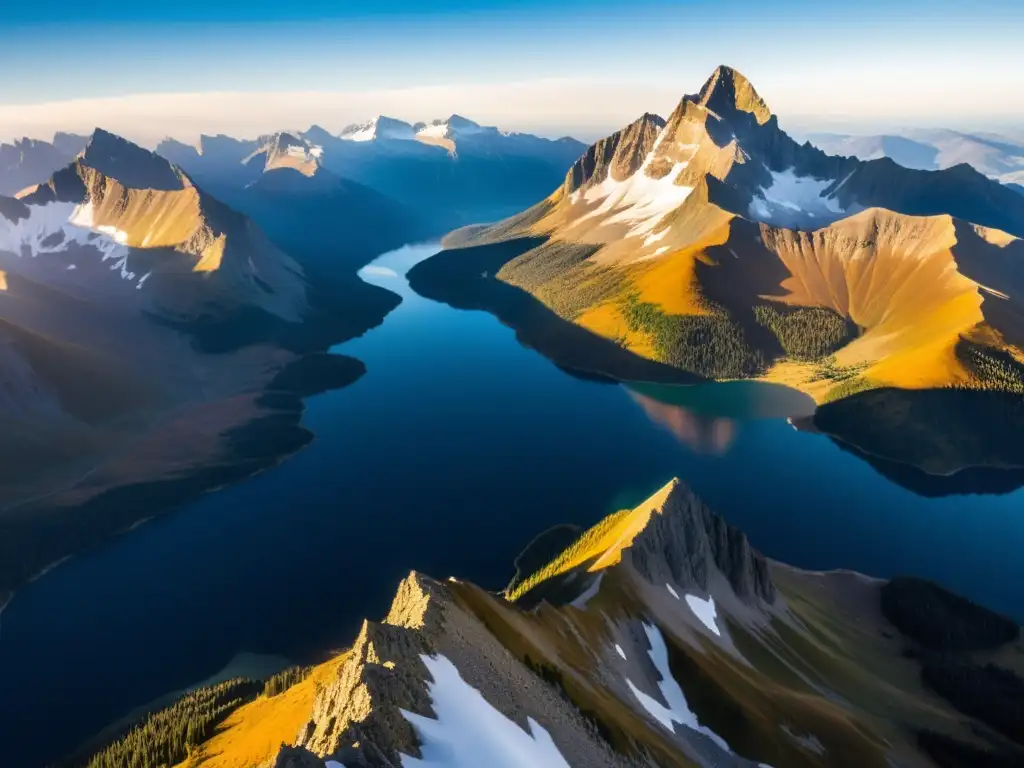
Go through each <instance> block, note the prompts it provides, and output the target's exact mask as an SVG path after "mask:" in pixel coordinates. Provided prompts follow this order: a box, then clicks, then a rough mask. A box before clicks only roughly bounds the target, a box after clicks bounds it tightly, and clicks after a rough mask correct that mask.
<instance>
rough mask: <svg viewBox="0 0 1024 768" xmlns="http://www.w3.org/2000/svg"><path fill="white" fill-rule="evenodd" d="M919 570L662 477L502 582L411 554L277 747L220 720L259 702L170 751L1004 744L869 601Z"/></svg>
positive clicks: (515, 755)
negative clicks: (829, 559) (776, 552)
mask: <svg viewBox="0 0 1024 768" xmlns="http://www.w3.org/2000/svg"><path fill="white" fill-rule="evenodd" d="M894 583H895V582H894ZM920 588H921V587H919V585H917V584H914V583H909V582H904V583H901V584H899V586H898V588H893V589H890V588H889V586H888V585H887V584H886V583H884V582H881V581H879V580H875V579H869V578H867V577H864V576H861V575H859V574H854V573H849V572H832V573H810V572H805V571H799V570H796V569H793V568H790V567H788V566H784V565H781V564H778V563H772V562H770V561H767V560H766V559H765V558H764V557H763V556H762V555H761V554H760V553H758V552H757V551H756V550H754V549H753V548H752V547H751V546H750V544H749V542H748V541H747V540H746V537H745V536H744V535H743V534H742V533H741V532H740V531H738V530H736V529H734V528H732V527H731V526H729V525H728V524H726V523H725V522H724V521H723V520H722V519H721V518H720V517H718V516H717V515H715V514H714V513H712V512H711V511H710V510H708V509H707V508H706V507H705V506H704V505H703V504H702V503H701V502H700V501H699V500H698V499H696V498H695V497H694V496H693V495H692V493H690V492H689V491H688V490H687V489H686V488H685V487H684V486H683V485H682V484H681V483H679V482H678V481H672V482H670V483H669V484H668V485H666V486H665V487H664V488H663V489H661V490H660V491H658V492H657V493H655V494H654V495H653V496H652V497H651V498H649V499H647V500H646V501H644V502H643V503H641V504H640V505H638V506H637V507H636V508H634V509H632V510H623V511H622V512H619V513H616V514H615V515H612V516H610V517H609V518H606V519H605V520H603V521H601V522H600V523H599V524H598V525H596V526H595V527H594V528H592V529H590V530H589V531H587V532H586V533H584V534H583V535H582V536H581V537H580V538H579V540H578V541H577V542H576V543H575V544H574V545H572V546H570V547H569V548H568V549H567V550H565V551H563V552H562V553H561V554H560V555H558V556H557V557H556V558H555V559H554V560H553V561H552V562H551V563H550V564H549V565H548V566H546V567H545V568H542V569H541V571H539V572H538V573H537V574H535V575H534V576H533V577H532V578H530V579H529V584H528V585H527V586H526V588H525V591H520V592H519V593H518V594H508V593H506V594H505V595H503V596H502V595H495V594H490V593H487V592H485V591H484V590H482V589H480V588H478V587H476V586H474V585H472V584H469V583H465V582H461V581H458V580H455V579H449V580H448V581H446V582H439V581H435V580H433V579H431V578H429V577H427V576H424V575H422V574H419V573H416V572H413V573H411V574H410V575H409V576H408V577H407V578H406V579H405V580H404V581H403V582H402V583H401V584H400V586H399V588H398V591H397V593H396V595H395V598H394V601H393V602H392V605H391V608H390V610H389V612H388V614H387V616H386V617H385V619H384V620H383V621H382V622H373V621H367V622H364V624H363V626H362V629H361V630H360V632H359V634H358V637H357V638H356V640H355V642H354V644H353V646H352V647H351V649H350V650H348V651H347V652H345V653H344V654H342V655H341V656H339V657H337V658H336V659H332V660H330V661H328V662H326V663H325V664H323V665H322V666H321V667H320V668H318V669H316V670H314V671H313V673H312V675H311V678H312V679H314V680H315V684H313V685H308V686H307V685H305V684H300V685H299V687H300V688H302V687H303V686H304V690H303V691H301V692H297V693H296V697H295V699H293V702H290V703H288V704H284V703H282V704H281V707H282V713H281V716H282V717H284V716H285V715H284V708H285V707H287V712H288V714H287V717H288V719H289V720H290V721H291V720H292V719H293V715H294V713H293V712H292V707H293V706H294V705H295V702H298V701H301V702H302V703H301V707H302V712H303V713H305V715H304V717H303V718H302V724H301V725H300V726H299V727H298V728H297V732H295V733H293V734H282V739H283V740H284V742H285V745H283V746H282V747H281V748H280V750H277V749H276V748H275V749H270V750H268V747H267V745H266V744H265V743H264V742H262V741H260V740H258V739H248V738H244V737H242V735H241V734H243V733H247V732H248V730H249V729H251V728H253V727H254V726H255V722H250V718H251V717H252V718H258V721H257V722H259V723H262V724H264V727H265V728H268V729H269V728H275V725H274V721H275V718H274V716H273V714H272V712H273V707H274V705H273V704H272V703H271V704H266V703H260V704H254V705H253V707H252V713H251V714H250V713H249V712H248V711H247V709H246V707H245V706H243V707H242V708H241V709H239V710H237V712H235V713H234V714H233V715H232V717H231V719H230V720H229V721H228V722H229V724H228V725H227V727H225V728H223V729H220V730H219V731H218V733H217V735H215V736H214V737H213V738H212V739H211V740H210V741H209V742H207V743H206V744H204V745H202V746H201V747H200V748H199V749H197V750H195V751H194V754H193V755H192V756H191V757H190V758H189V759H187V760H186V761H185V762H184V764H183V765H184V766H185V767H186V768H193V767H194V766H198V765H207V766H209V768H219V767H220V766H226V765H235V764H251V765H261V766H266V767H271V766H272V767H273V768H325V767H326V768H338V766H342V767H343V768H370V767H372V768H398V766H406V767H408V766H410V765H423V766H429V768H463V767H466V768H468V766H477V765H493V766H509V768H511V767H512V766H522V765H538V766H540V765H543V766H566V767H570V766H571V768H577V766H579V767H580V768H584V767H586V768H590V767H591V766H628V767H630V768H633V767H637V766H641V765H643V766H659V767H662V768H669V767H674V766H750V767H751V768H753V767H754V766H759V765H760V766H765V765H775V766H824V765H829V766H833V765H840V766H842V765H849V766H901V767H904V766H905V767H909V766H915V767H916V766H921V767H924V766H933V765H936V764H937V763H934V762H932V757H931V756H932V755H935V756H936V757H938V756H940V755H941V753H942V749H944V748H946V745H947V744H948V743H949V742H942V741H941V739H948V740H951V741H953V742H959V744H960V747H961V748H962V747H963V746H964V745H965V744H967V743H970V744H974V745H976V746H974V747H969V749H971V748H973V749H981V747H980V746H977V745H980V744H982V743H983V742H984V740H986V739H989V740H990V741H988V744H987V746H986V747H984V749H987V750H990V753H1000V754H1001V755H1002V759H1012V756H1013V755H1019V754H1020V752H1019V749H1018V748H1017V747H1015V746H1013V745H1012V744H1011V743H1010V742H1009V741H1007V740H1006V738H1005V737H1004V736H1000V735H999V734H997V733H993V731H992V729H991V728H990V727H989V726H987V725H985V724H983V723H981V722H980V721H977V720H972V721H971V722H970V723H968V722H965V721H964V717H965V716H964V715H963V714H962V713H959V712H957V711H956V710H955V709H954V708H953V706H952V705H951V704H950V703H949V702H948V701H944V700H942V699H940V698H937V697H935V696H934V694H932V693H930V692H929V691H928V690H927V689H926V687H925V683H924V682H923V678H922V674H923V673H922V667H923V666H924V665H925V664H926V662H922V661H920V660H919V658H918V657H912V656H911V655H907V654H902V651H903V650H904V649H905V648H907V647H908V644H910V645H912V644H913V643H915V642H919V641H920V642H927V641H926V640H925V639H924V637H923V636H922V635H919V634H918V633H917V630H915V629H913V628H912V627H911V626H910V625H907V624H905V623H904V621H903V620H904V618H905V615H904V613H903V612H902V611H893V610H889V609H887V608H886V607H885V603H886V601H888V603H889V605H890V606H891V605H894V604H899V605H912V604H905V603H904V602H903V601H904V599H905V598H906V597H909V596H911V595H912V594H913V593H914V592H915V591H916V590H918V589H920ZM929 589H932V588H931V587H927V586H925V587H924V590H925V591H927V590H929ZM921 596H922V597H923V596H924V595H923V594H922V595H921ZM948 599H949V600H951V601H953V604H955V602H956V600H958V599H959V598H954V597H949V598H948ZM964 611H965V614H964V615H965V616H972V617H975V618H972V619H971V620H970V621H971V622H974V621H975V620H976V619H978V623H977V624H973V623H972V624H970V626H971V627H973V629H972V630H971V632H973V631H975V630H979V629H980V627H981V626H982V625H986V626H988V625H987V624H986V623H987V622H988V621H989V619H988V618H984V617H985V616H986V615H987V614H985V612H984V609H979V608H976V607H973V608H972V607H970V606H968V607H967V608H964ZM979 611H980V614H979V613H978V612H979ZM912 612H913V608H912V607H911V608H910V610H909V613H912ZM889 616H891V617H892V619H893V620H895V621H899V622H900V624H899V626H900V627H901V629H896V628H895V627H894V626H893V624H892V623H890V620H889V618H887V617H889ZM999 621H1000V622H1002V623H1001V624H1000V627H1001V628H1000V629H999V630H998V631H994V632H993V633H992V634H991V636H989V633H988V630H985V631H984V632H983V633H982V634H972V635H970V637H971V638H972V639H971V640H967V641H966V642H967V643H968V646H969V647H970V646H971V644H974V643H978V644H980V645H979V647H984V648H985V649H987V650H985V651H980V653H981V654H982V655H981V656H979V657H976V658H978V659H980V658H992V659H994V660H995V661H996V663H999V664H1008V665H1009V666H1007V669H1010V670H1017V672H1018V673H1019V671H1020V664H1019V660H1018V661H1014V644H1015V643H1016V644H1017V645H1018V646H1019V643H1020V633H1019V628H1018V627H1015V626H1013V625H1012V624H1006V620H999ZM964 626H965V628H966V627H967V626H968V625H966V624H965V625H964ZM904 629H905V630H906V632H911V633H913V634H912V635H909V634H903V632H904ZM1004 630H1005V631H1004ZM997 635H998V636H997ZM983 636H984V637H986V638H987V639H984V640H983V639H981V638H982V637H983ZM965 637H966V636H965ZM958 642H959V641H958ZM973 653H979V651H974V652H973ZM986 654H994V655H992V656H987V655H986ZM981 663H983V662H981ZM268 707H269V708H270V710H269V711H268ZM972 729H973V733H972ZM236 733H237V734H238V735H237V736H236ZM275 733H276V731H275ZM922 734H925V736H922ZM922 739H924V740H922ZM928 739H931V741H928ZM935 739H939V741H938V744H939V747H938V749H939V752H938V753H936V752H932V751H930V749H934V747H933V746H929V745H932V744H934V743H935ZM954 746H956V744H954ZM977 754H978V755H979V756H980V754H981V753H980V752H978V753H977ZM939 764H941V762H940V763H939Z"/></svg>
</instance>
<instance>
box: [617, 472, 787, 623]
mask: <svg viewBox="0 0 1024 768" xmlns="http://www.w3.org/2000/svg"><path fill="white" fill-rule="evenodd" d="M663 493H664V491H663ZM663 498H664V502H663V503H662V504H661V506H660V508H659V509H658V510H656V514H652V515H651V518H650V521H649V522H648V523H647V525H646V526H645V527H644V528H643V530H642V531H640V533H638V534H637V536H636V538H635V539H634V540H633V544H632V545H631V546H630V548H629V555H630V559H631V562H632V564H633V567H634V568H635V569H636V570H637V572H638V573H640V575H642V576H643V577H644V578H645V579H647V580H648V581H650V582H651V583H656V584H659V585H660V584H664V583H665V582H668V581H671V582H675V583H676V584H679V585H681V586H683V587H687V586H689V585H695V586H697V587H699V588H700V589H701V591H703V592H709V591H712V589H711V588H712V586H713V585H712V580H711V576H712V573H713V571H714V570H716V569H717V570H718V571H720V572H721V573H722V575H724V576H725V578H726V579H727V581H728V583H729V585H730V586H731V587H732V590H733V592H735V593H736V596H737V597H739V598H740V599H741V600H744V601H747V602H756V601H758V600H762V601H764V602H765V603H769V604H771V603H773V602H774V601H775V585H774V584H773V583H772V579H771V574H770V573H769V571H768V563H767V561H766V560H765V558H764V556H763V555H762V554H761V553H760V552H758V551H757V550H755V549H754V548H753V547H751V546H750V542H749V541H748V540H747V537H746V535H745V534H744V533H743V532H742V531H740V530H739V529H738V528H735V527H734V526H731V525H729V524H728V523H727V522H725V520H723V519H722V517H721V516H719V515H717V514H715V513H714V512H712V511H711V510H710V509H708V507H707V505H705V504H704V503H703V502H702V501H700V499H698V498H697V497H696V496H694V495H693V493H692V492H691V491H690V490H689V489H688V488H687V487H686V486H685V485H683V484H682V483H681V482H680V481H679V480H673V481H672V482H671V483H670V484H669V486H668V489H667V493H665V494H664V496H663Z"/></svg>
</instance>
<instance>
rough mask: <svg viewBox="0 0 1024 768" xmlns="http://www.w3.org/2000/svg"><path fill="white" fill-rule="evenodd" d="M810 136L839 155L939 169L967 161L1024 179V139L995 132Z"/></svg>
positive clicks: (996, 174)
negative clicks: (1021, 140)
mask: <svg viewBox="0 0 1024 768" xmlns="http://www.w3.org/2000/svg"><path fill="white" fill-rule="evenodd" d="M807 138H808V140H810V142H811V143H812V144H814V145H815V146H816V147H819V148H821V149H823V150H825V151H826V152H829V153H831V154H836V155H853V156H854V157H859V158H860V159H862V160H877V159H879V158H882V157H888V158H891V159H892V160H895V161H896V162H897V163H899V164H900V165H902V166H904V167H905V168H917V169H920V170H922V171H940V170H945V169H946V168H952V167H953V166H955V165H959V164H961V163H966V164H967V165H970V166H971V167H972V168H974V169H976V170H978V171H980V172H981V173H983V174H985V175H986V176H989V177H990V178H993V179H995V180H997V181H1001V182H1003V183H1005V184H1011V183H1017V184H1018V185H1019V184H1020V183H1021V182H1024V143H1021V142H1020V141H1018V140H1015V139H1011V138H1007V137H1005V136H999V135H998V134H992V133H963V132H960V131H950V130H909V131H905V132H903V133H899V134H876V135H854V134H844V133H811V134H808V136H807Z"/></svg>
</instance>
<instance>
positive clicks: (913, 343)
mask: <svg viewBox="0 0 1024 768" xmlns="http://www.w3.org/2000/svg"><path fill="white" fill-rule="evenodd" d="M1021 235H1024V197H1022V196H1020V195H1017V194H1015V193H1014V192H1013V191H1012V190H1011V189H1009V188H1007V187H1006V186H1005V185H1002V184H999V183H997V182H995V181H992V180H990V179H988V178H986V177H985V176H984V175H982V174H980V173H978V172H977V171H975V170H973V169H972V168H970V167H969V166H966V165H962V164H961V165H957V166H955V167H952V168H950V169H948V170H943V171H921V170H913V169H908V168H904V167H902V166H899V165H897V164H896V163H894V162H893V161H892V160H890V159H888V158H883V159H878V160H869V161H863V160H858V159H856V158H851V157H836V156H830V155H827V154H825V153H824V152H822V151H821V150H819V149H817V148H815V147H813V146H811V145H810V144H802V145H801V144H798V143H796V142H795V141H793V140H792V139H791V138H790V137H789V136H788V135H787V134H786V133H785V132H784V131H782V130H781V128H780V127H779V123H778V119H777V117H776V116H775V115H774V114H772V113H771V111H770V110H769V108H768V106H767V105H766V104H765V103H764V101H763V100H762V99H761V98H760V96H759V95H758V94H757V91H756V90H755V89H754V87H753V86H752V85H751V84H750V83H749V82H748V81H747V80H746V79H745V78H744V77H743V76H742V75H740V74H739V73H737V72H736V71H735V70H732V69H730V68H728V67H720V68H719V69H718V70H716V71H715V72H714V73H713V74H712V76H711V77H710V78H709V79H708V81H707V82H706V83H705V85H704V86H703V88H701V90H700V92H699V93H697V94H695V95H691V96H686V97H684V98H683V99H682V101H681V102H680V103H679V105H678V106H677V107H676V109H675V110H674V111H673V112H672V114H671V115H669V117H668V119H666V120H663V119H661V118H660V117H657V116H654V115H644V116H642V117H641V118H639V119H638V120H637V121H636V122H634V123H632V124H631V125H629V126H627V127H626V128H624V129H623V130H621V131H619V132H617V133H615V134H612V135H611V136H609V137H607V138H606V139H603V140H601V141H599V142H597V143H596V144H594V145H593V146H592V147H591V148H590V149H588V150H587V151H586V152H585V153H584V154H583V155H582V156H581V157H580V158H579V159H578V160H577V161H576V163H575V164H574V165H573V167H572V168H571V169H570V171H569V173H568V174H567V175H566V177H565V180H564V182H563V184H562V186H561V187H559V188H558V189H556V190H555V191H554V192H553V193H552V194H550V195H549V196H548V197H547V198H546V199H545V200H543V201H541V202H540V203H537V204H536V205H535V206H533V207H532V208H530V209H528V210H527V211H525V212H524V213H522V214H520V215H518V216H515V217H513V218H510V219H508V220H506V221H503V222H501V223H499V224H496V225H493V226H490V227H475V228H467V229H466V230H464V231H461V232H457V233H454V234H453V235H451V236H450V237H449V238H448V239H447V241H446V245H447V246H448V247H450V248H455V247H465V246H482V245H487V244H492V243H502V244H503V246H502V247H503V248H504V249H505V250H506V251H507V252H509V253H512V251H517V252H516V254H515V256H514V257H511V258H509V259H507V260H506V261H505V262H503V263H501V264H500V265H498V268H497V269H496V270H493V271H487V272H482V271H480V270H475V268H474V267H473V266H471V265H470V264H469V262H470V261H472V259H467V260H466V261H467V263H466V265H465V269H463V268H462V267H461V266H460V264H459V259H458V257H457V255H456V254H457V253H458V252H453V253H452V254H451V255H450V256H449V255H448V254H445V255H444V259H443V262H442V257H441V256H439V257H437V258H436V259H435V260H434V261H433V263H431V262H427V263H426V264H424V265H421V266H420V267H419V268H418V269H417V271H416V274H415V275H414V276H416V277H418V278H419V282H420V284H421V285H426V284H427V283H429V284H430V286H431V288H430V290H431V295H432V296H434V297H435V298H444V296H445V285H446V284H448V285H451V286H455V285H456V284H457V285H458V286H459V287H458V293H459V301H463V302H464V301H465V300H466V297H467V295H469V294H470V293H472V292H473V291H476V292H477V293H478V294H479V295H483V293H485V292H489V293H490V294H493V293H494V291H493V290H492V284H493V283H495V282H499V283H503V284H504V285H506V286H509V287H513V288H516V289H519V290H520V291H523V292H526V293H528V294H530V295H532V296H533V297H534V298H535V299H537V300H539V301H540V302H541V303H543V304H544V305H545V306H546V307H547V308H548V309H549V310H551V313H552V315H553V317H554V318H557V319H558V320H560V321H561V322H564V323H571V324H573V325H575V326H578V327H580V328H582V329H585V330H586V331H588V332H589V333H590V334H592V335H594V336H597V337H600V338H603V339H607V340H611V341H614V342H615V344H616V346H617V347H618V348H619V349H620V350H623V349H624V350H627V351H628V353H629V354H631V355H632V356H633V357H635V358H639V359H643V360H645V361H653V362H657V363H660V364H663V365H665V366H669V367H671V368H675V369H677V370H679V371H680V372H681V373H684V374H690V375H691V376H696V377H700V378H712V379H729V378H741V377H766V378H768V379H770V380H775V381H779V382H782V383H787V384H790V385H793V386H796V387H798V388H800V389H802V390H804V391H805V392H807V393H809V394H811V395H812V396H813V397H815V398H816V399H817V400H819V401H825V400H831V399H836V398H840V397H843V396H846V395H849V394H852V393H854V392H856V391H860V390H863V389H870V388H875V387H886V386H887V387H898V388H909V389H927V388H936V387H947V386H958V387H966V388H975V389H978V388H980V389H998V390H1003V391H1020V390H1021V389H1022V388H1024V383H1022V382H1024V338H1022V332H1024V305H1022V304H1021V301H1022V297H1024V285H1021V283H1020V275H1021V272H1020V266H1019V265H1020V263H1021V260H1022V259H1024V245H1022V241H1021V240H1020V239H1019V237H1020V236H1021ZM516 243H520V244H523V245H527V244H528V245H529V247H518V246H517V245H515V244H516ZM414 284H415V282H414ZM453 295H454V294H453ZM477 303H478V304H484V306H486V304H485V303H484V302H480V301H478V302H477ZM506 321H507V322H512V323H513V324H515V320H514V318H506ZM554 325H557V323H555V322H554V321H553V322H552V326H554ZM590 346H591V349H592V350H594V351H595V353H594V354H588V355H586V357H587V360H586V361H585V364H583V365H580V362H581V361H580V360H578V359H577V360H575V365H577V366H578V367H583V368H584V369H587V370H591V371H595V372H600V373H605V374H609V375H612V376H617V377H620V378H629V377H630V373H629V372H630V371H631V370H634V369H635V368H636V367H637V365H636V363H630V364H627V365H622V364H621V363H620V362H619V360H621V358H622V353H621V351H620V352H619V353H617V354H616V355H615V356H614V359H613V357H612V356H602V355H600V354H598V353H597V352H596V350H597V347H596V346H595V345H590ZM576 357H577V358H578V357H579V355H576ZM555 359H556V361H560V362H564V361H565V360H564V358H563V357H559V356H557V355H556V356H555Z"/></svg>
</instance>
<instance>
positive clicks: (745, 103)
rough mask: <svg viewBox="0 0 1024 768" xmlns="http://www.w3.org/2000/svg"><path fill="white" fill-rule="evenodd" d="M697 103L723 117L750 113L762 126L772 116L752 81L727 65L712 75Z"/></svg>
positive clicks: (717, 69)
mask: <svg viewBox="0 0 1024 768" xmlns="http://www.w3.org/2000/svg"><path fill="white" fill-rule="evenodd" d="M696 103H698V104H700V105H701V106H702V107H707V108H708V109H710V110H711V111H712V112H715V113H716V114H718V115H722V116H725V115H728V114H730V113H732V112H736V111H740V112H749V113H750V114H752V115H753V116H754V118H755V119H756V120H757V122H758V124H760V125H764V124H765V123H767V122H768V120H769V119H770V118H771V116H772V111H771V110H770V109H769V108H768V105H767V104H765V102H764V100H763V99H762V98H761V97H760V96H759V95H758V93H757V91H756V90H755V89H754V86H753V85H751V83H750V81H749V80H748V79H747V78H746V77H744V76H743V75H742V74H740V73H739V72H738V71H736V70H735V69H733V68H732V67H727V66H725V65H721V66H719V67H718V68H716V69H715V71H714V72H712V73H711V77H709V78H708V79H707V81H706V82H705V83H704V86H703V87H702V88H701V89H700V93H699V94H697V97H696Z"/></svg>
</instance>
